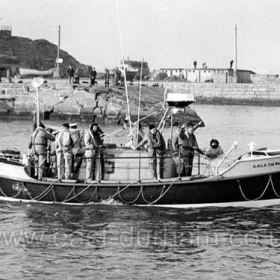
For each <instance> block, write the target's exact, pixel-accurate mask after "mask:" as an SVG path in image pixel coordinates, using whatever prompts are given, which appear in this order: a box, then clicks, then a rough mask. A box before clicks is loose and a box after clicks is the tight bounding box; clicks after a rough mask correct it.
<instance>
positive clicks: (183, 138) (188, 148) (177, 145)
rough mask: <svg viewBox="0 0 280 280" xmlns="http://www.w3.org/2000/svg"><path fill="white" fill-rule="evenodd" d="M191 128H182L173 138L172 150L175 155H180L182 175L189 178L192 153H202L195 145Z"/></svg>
mask: <svg viewBox="0 0 280 280" xmlns="http://www.w3.org/2000/svg"><path fill="white" fill-rule="evenodd" d="M193 131H194V130H193V126H191V125H188V126H187V127H185V126H182V127H181V129H180V131H179V133H178V135H177V136H176V137H175V138H174V141H173V149H174V151H175V152H176V153H180V156H181V157H182V158H183V164H182V171H183V172H182V175H183V176H191V174H192V168H193V158H194V151H195V150H196V151H198V152H199V153H203V152H202V151H201V150H200V149H199V147H198V144H197V140H196V137H195V135H194V133H193Z"/></svg>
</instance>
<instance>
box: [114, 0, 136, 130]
mask: <svg viewBox="0 0 280 280" xmlns="http://www.w3.org/2000/svg"><path fill="white" fill-rule="evenodd" d="M115 3H116V12H117V18H118V29H119V36H120V44H121V53H122V67H123V75H124V87H125V95H126V105H127V115H128V116H127V117H128V122H129V133H130V134H131V133H132V126H131V116H130V106H129V97H128V89H127V81H126V70H125V65H124V51H123V41H122V31H121V20H120V11H119V3H118V0H116V2H115Z"/></svg>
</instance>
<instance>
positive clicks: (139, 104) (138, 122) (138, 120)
mask: <svg viewBox="0 0 280 280" xmlns="http://www.w3.org/2000/svg"><path fill="white" fill-rule="evenodd" d="M143 64H144V58H142V62H141V71H140V87H139V101H138V116H137V126H136V145H137V143H138V132H139V124H140V106H141V93H142V92H141V90H142V75H143Z"/></svg>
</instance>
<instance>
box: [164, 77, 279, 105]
mask: <svg viewBox="0 0 280 280" xmlns="http://www.w3.org/2000/svg"><path fill="white" fill-rule="evenodd" d="M162 86H166V87H168V88H170V89H171V90H174V91H180V90H182V91H185V92H189V93H193V94H194V97H195V100H196V102H197V103H205V104H232V105H257V106H279V105H280V83H278V82H273V83H247V84H227V83H165V84H164V85H162Z"/></svg>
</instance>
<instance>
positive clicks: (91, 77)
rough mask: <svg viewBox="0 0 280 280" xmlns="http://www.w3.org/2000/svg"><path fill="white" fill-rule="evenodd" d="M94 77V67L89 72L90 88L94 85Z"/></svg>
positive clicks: (95, 74)
mask: <svg viewBox="0 0 280 280" xmlns="http://www.w3.org/2000/svg"><path fill="white" fill-rule="evenodd" d="M96 76H97V72H96V70H95V67H92V69H91V71H90V86H91V87H92V86H94V85H95V80H96Z"/></svg>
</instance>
